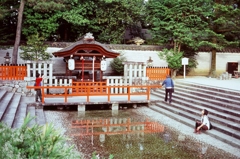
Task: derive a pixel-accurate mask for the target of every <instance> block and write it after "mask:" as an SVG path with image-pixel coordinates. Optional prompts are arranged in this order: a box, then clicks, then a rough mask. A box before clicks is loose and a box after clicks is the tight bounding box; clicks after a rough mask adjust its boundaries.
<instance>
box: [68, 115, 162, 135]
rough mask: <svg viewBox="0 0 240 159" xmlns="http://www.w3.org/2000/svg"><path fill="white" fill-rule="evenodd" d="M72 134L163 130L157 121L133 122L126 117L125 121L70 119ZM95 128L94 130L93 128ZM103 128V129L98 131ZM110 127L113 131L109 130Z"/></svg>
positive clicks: (154, 131) (153, 131) (132, 132)
mask: <svg viewBox="0 0 240 159" xmlns="http://www.w3.org/2000/svg"><path fill="white" fill-rule="evenodd" d="M71 128H72V129H74V132H73V133H72V135H73V136H80V137H82V136H88V135H101V134H106V135H117V134H134V133H158V132H163V131H164V126H163V125H161V124H159V123H158V122H152V121H149V120H145V121H143V122H133V121H131V119H130V118H127V119H126V121H125V122H123V121H122V120H121V121H119V122H117V123H116V122H114V123H113V122H111V119H95V120H94V119H93V120H75V121H72V126H71ZM94 128H95V130H94ZM97 128H105V131H100V130H101V129H97ZM112 128H118V129H114V131H111V130H112Z"/></svg>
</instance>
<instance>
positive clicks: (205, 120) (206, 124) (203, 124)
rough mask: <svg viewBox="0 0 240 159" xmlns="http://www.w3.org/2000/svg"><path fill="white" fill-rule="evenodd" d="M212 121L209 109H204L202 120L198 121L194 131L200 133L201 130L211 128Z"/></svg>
mask: <svg viewBox="0 0 240 159" xmlns="http://www.w3.org/2000/svg"><path fill="white" fill-rule="evenodd" d="M210 129H211V128H210V121H209V118H208V111H207V110H206V109H203V110H202V116H201V121H198V120H197V121H196V124H195V131H194V133H198V134H200V133H201V132H200V130H210Z"/></svg>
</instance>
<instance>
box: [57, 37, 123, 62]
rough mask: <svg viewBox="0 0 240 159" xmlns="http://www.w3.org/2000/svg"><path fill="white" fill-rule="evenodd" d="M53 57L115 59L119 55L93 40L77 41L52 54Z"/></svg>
mask: <svg viewBox="0 0 240 159" xmlns="http://www.w3.org/2000/svg"><path fill="white" fill-rule="evenodd" d="M53 55H54V56H55V57H68V56H71V55H73V56H93V55H94V56H105V57H106V58H115V57H117V56H119V55H120V53H118V52H115V51H113V50H111V49H109V48H107V47H106V46H105V45H104V44H101V43H99V42H97V41H95V40H94V39H90V40H84V39H82V40H79V41H77V42H75V43H73V44H71V45H69V46H67V47H65V48H63V49H61V50H59V51H57V52H54V53H53Z"/></svg>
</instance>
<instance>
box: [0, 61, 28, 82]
mask: <svg viewBox="0 0 240 159" xmlns="http://www.w3.org/2000/svg"><path fill="white" fill-rule="evenodd" d="M26 76H27V66H26V65H23V64H20V65H6V64H5V65H3V64H2V65H0V80H24V77H26Z"/></svg>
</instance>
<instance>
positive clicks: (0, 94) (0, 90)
mask: <svg viewBox="0 0 240 159" xmlns="http://www.w3.org/2000/svg"><path fill="white" fill-rule="evenodd" d="M6 93H7V91H6V90H4V89H0V101H1V100H2V98H4V96H5V95H6Z"/></svg>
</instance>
